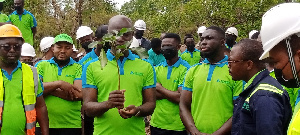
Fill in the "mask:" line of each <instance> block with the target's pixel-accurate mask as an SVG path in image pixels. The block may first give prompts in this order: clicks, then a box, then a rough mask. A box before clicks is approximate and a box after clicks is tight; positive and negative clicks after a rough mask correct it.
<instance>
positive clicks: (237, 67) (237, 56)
mask: <svg viewBox="0 0 300 135" xmlns="http://www.w3.org/2000/svg"><path fill="white" fill-rule="evenodd" d="M242 60H243V58H242V56H241V47H240V46H237V47H233V48H232V49H231V52H230V57H229V59H228V68H229V74H230V75H231V76H232V79H233V80H245V79H246V78H245V73H247V72H248V71H246V69H247V67H246V61H242Z"/></svg>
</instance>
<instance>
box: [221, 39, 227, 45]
mask: <svg viewBox="0 0 300 135" xmlns="http://www.w3.org/2000/svg"><path fill="white" fill-rule="evenodd" d="M225 43H226V40H225V38H223V39H221V44H222V46H225Z"/></svg>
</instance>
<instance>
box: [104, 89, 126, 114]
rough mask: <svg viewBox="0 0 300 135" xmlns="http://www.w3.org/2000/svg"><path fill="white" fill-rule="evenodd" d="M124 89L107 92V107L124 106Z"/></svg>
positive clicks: (121, 107)
mask: <svg viewBox="0 0 300 135" xmlns="http://www.w3.org/2000/svg"><path fill="white" fill-rule="evenodd" d="M125 91H126V90H115V91H112V92H110V93H109V97H108V101H107V102H108V105H109V108H114V107H116V108H118V109H123V108H124V102H125V96H124V92H125Z"/></svg>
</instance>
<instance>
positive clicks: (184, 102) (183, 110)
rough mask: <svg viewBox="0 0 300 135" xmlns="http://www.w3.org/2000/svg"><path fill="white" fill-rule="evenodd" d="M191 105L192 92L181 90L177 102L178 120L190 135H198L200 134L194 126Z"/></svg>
mask: <svg viewBox="0 0 300 135" xmlns="http://www.w3.org/2000/svg"><path fill="white" fill-rule="evenodd" d="M191 103H192V92H191V91H187V90H183V91H182V92H181V96H180V102H179V109H180V118H181V120H182V123H183V125H184V126H185V128H186V130H187V131H188V132H189V133H190V134H191V135H198V134H199V135H200V134H201V133H200V132H199V131H198V129H197V127H196V126H195V122H194V120H193V117H192V114H191Z"/></svg>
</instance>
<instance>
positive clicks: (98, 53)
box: [94, 47, 101, 56]
mask: <svg viewBox="0 0 300 135" xmlns="http://www.w3.org/2000/svg"><path fill="white" fill-rule="evenodd" d="M100 51H101V48H99V47H97V48H96V49H95V50H94V52H95V53H96V55H97V56H100Z"/></svg>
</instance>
